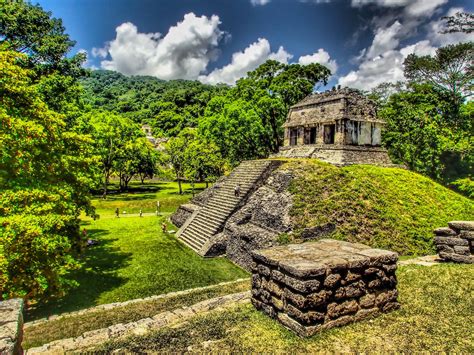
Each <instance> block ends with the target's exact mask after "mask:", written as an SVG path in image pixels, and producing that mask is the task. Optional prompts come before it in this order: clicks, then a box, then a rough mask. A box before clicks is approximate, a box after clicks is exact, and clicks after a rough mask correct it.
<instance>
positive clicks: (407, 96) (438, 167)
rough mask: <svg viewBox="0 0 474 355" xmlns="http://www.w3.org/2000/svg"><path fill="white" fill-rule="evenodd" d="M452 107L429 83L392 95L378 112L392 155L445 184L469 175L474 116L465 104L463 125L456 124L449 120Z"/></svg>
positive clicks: (448, 100)
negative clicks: (383, 123)
mask: <svg viewBox="0 0 474 355" xmlns="http://www.w3.org/2000/svg"><path fill="white" fill-rule="evenodd" d="M469 106H471V105H469ZM451 110H452V101H451V100H450V97H449V95H448V94H447V93H446V92H445V91H443V90H440V89H438V88H436V87H432V86H430V85H427V84H424V85H415V84H412V85H410V86H409V89H408V90H406V91H402V92H400V93H397V94H393V95H392V96H390V98H389V99H388V101H387V103H386V104H385V105H383V106H382V107H381V109H380V110H379V115H380V117H382V118H383V119H384V120H385V121H386V122H387V127H386V129H385V133H384V137H383V138H384V144H385V145H386V147H387V148H388V150H389V152H390V154H391V156H392V158H394V160H395V161H397V162H401V163H403V164H405V165H407V166H408V167H409V168H410V169H412V170H415V171H418V172H420V173H422V174H425V175H428V176H430V177H432V178H434V179H437V180H441V181H444V182H445V183H446V182H447V183H449V182H451V181H454V180H456V179H457V178H462V177H469V176H470V174H471V173H472V164H473V140H472V128H473V127H472V122H473V118H474V115H473V112H472V111H471V110H469V109H466V108H464V105H463V106H462V107H461V112H462V114H461V115H460V119H459V122H460V123H461V124H459V125H457V126H454V125H452V124H451V122H450V121H449V120H447V119H446V116H447V115H449V112H450V111H451Z"/></svg>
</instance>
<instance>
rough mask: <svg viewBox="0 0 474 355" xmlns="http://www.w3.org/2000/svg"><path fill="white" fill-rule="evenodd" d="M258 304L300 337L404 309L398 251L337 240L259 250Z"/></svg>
mask: <svg viewBox="0 0 474 355" xmlns="http://www.w3.org/2000/svg"><path fill="white" fill-rule="evenodd" d="M253 258H254V268H253V275H252V303H253V305H254V306H255V307H256V308H257V309H260V310H262V311H264V312H265V313H266V314H268V315H269V316H270V317H272V318H276V319H278V320H279V321H280V322H281V323H282V324H283V325H284V326H286V327H287V328H289V329H291V330H293V331H294V332H296V333H297V334H298V335H300V336H311V335H313V334H315V333H317V332H319V331H321V330H324V329H328V328H332V327H335V326H341V325H345V324H348V323H351V322H354V321H358V320H361V319H364V318H367V317H372V316H374V315H377V314H379V313H381V312H387V311H391V310H394V309H397V308H399V306H400V305H399V303H398V302H397V296H398V292H397V289H396V284H397V280H396V277H395V271H396V268H397V264H396V263H397V260H398V255H397V254H396V253H393V252H390V251H385V250H380V249H371V248H369V247H367V246H365V245H362V244H352V243H347V242H343V241H336V240H331V239H322V240H320V241H318V242H314V243H302V244H291V245H286V246H279V247H275V248H270V249H265V250H258V251H254V252H253Z"/></svg>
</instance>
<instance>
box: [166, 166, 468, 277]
mask: <svg viewBox="0 0 474 355" xmlns="http://www.w3.org/2000/svg"><path fill="white" fill-rule="evenodd" d="M278 162H279V164H274V165H273V167H274V168H273V170H272V171H271V172H269V173H268V172H267V174H265V175H264V176H263V175H262V179H261V180H260V181H259V182H258V184H257V185H256V186H255V189H253V190H252V192H251V193H250V194H249V195H248V196H246V198H245V200H242V201H241V203H240V205H239V207H238V208H237V209H235V210H233V211H232V212H231V213H230V214H229V215H228V216H226V218H225V219H224V220H223V222H222V226H221V228H220V229H219V230H216V232H215V234H214V235H213V236H212V237H211V238H209V240H210V244H213V243H214V244H213V245H215V246H216V247H215V248H209V249H208V250H209V251H210V253H209V254H207V255H206V256H214V255H217V254H222V253H226V254H227V257H228V258H230V259H231V260H232V261H234V262H236V263H237V264H239V265H241V266H243V267H245V268H247V269H249V268H250V263H251V257H250V251H251V250H254V249H261V248H268V247H271V246H275V245H279V244H285V243H289V242H291V243H295V242H305V241H310V240H314V239H320V238H323V237H324V238H333V239H340V240H346V241H349V242H359V243H363V244H366V245H369V246H371V247H374V248H382V249H389V250H393V251H396V252H398V253H400V254H402V255H426V254H432V253H434V252H435V248H434V244H433V234H432V232H433V229H435V228H437V227H439V226H444V225H446V223H447V222H448V221H450V220H468V219H470V218H472V216H473V215H474V202H473V201H472V200H469V199H468V198H465V197H463V196H461V195H459V194H457V193H455V192H453V191H451V190H449V189H447V188H445V187H443V186H441V185H440V184H438V183H436V182H434V181H433V180H431V179H429V178H426V177H424V176H422V175H419V174H417V173H414V172H411V171H409V170H405V169H400V168H388V167H379V166H371V165H351V166H345V167H336V166H333V165H331V164H328V163H324V162H321V161H318V160H315V159H284V160H281V159H280V160H278ZM239 171H240V173H239V174H245V169H240V170H239ZM234 175H235V174H234ZM225 181H226V178H223V179H222V180H221V181H219V182H218V183H216V184H215V186H213V187H212V188H210V189H207V190H206V191H204V192H203V193H202V194H200V195H198V196H197V197H196V198H195V199H193V200H192V201H191V204H187V205H186V206H183V207H182V208H180V209H179V210H178V212H177V213H176V214H175V215H174V216H173V217H172V220H173V221H174V222H175V223H176V224H177V225H178V226H180V225H182V224H183V223H189V218H190V216H191V215H192V212H193V211H196V210H200V209H201V210H202V209H203V208H204V207H205V206H207V205H208V203H211V204H212V201H213V200H214V199H215V198H214V199H212V196H213V195H214V196H215V194H216V193H219V188H220V186H222V184H224V185H225ZM214 253H215V254H214Z"/></svg>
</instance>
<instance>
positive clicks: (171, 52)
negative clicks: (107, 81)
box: [93, 13, 224, 79]
mask: <svg viewBox="0 0 474 355" xmlns="http://www.w3.org/2000/svg"><path fill="white" fill-rule="evenodd" d="M220 23H221V22H220V20H219V17H218V16H216V15H213V16H211V17H206V16H200V17H198V16H196V15H195V14H194V13H188V14H186V15H184V19H183V21H181V22H178V23H177V24H176V25H175V26H172V27H170V29H169V30H168V33H167V34H166V35H165V36H164V37H161V34H160V33H140V32H138V29H137V27H136V26H135V25H134V24H133V23H130V22H126V23H123V24H121V25H120V26H118V27H117V28H116V37H115V39H114V40H112V41H110V42H108V43H107V45H106V46H105V47H104V48H96V49H95V50H93V52H95V54H96V55H97V56H100V57H102V58H104V57H105V55H104V54H105V51H106V52H107V54H108V55H110V58H111V59H110V60H103V61H102V62H101V66H102V68H104V69H110V70H116V71H119V72H121V73H123V74H126V75H153V76H156V77H158V78H161V79H178V78H179V79H196V78H197V77H198V76H199V74H200V73H202V72H203V71H205V69H206V68H207V65H208V64H209V62H210V61H211V60H213V59H214V58H215V57H216V51H217V46H218V44H219V42H220V40H221V39H222V38H223V37H224V32H223V31H221V30H220V29H219V25H220Z"/></svg>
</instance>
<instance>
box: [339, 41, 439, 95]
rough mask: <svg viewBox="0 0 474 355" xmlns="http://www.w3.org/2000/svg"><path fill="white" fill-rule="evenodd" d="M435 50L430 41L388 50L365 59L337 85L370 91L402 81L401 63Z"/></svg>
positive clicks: (341, 78)
mask: <svg viewBox="0 0 474 355" xmlns="http://www.w3.org/2000/svg"><path fill="white" fill-rule="evenodd" d="M435 51H436V48H435V47H433V46H431V44H430V41H428V40H422V41H419V42H417V43H415V44H412V45H408V46H405V47H403V48H401V49H399V50H395V49H389V50H387V51H386V52H385V53H382V54H380V55H378V56H377V57H375V58H365V60H364V61H363V62H362V63H361V64H360V65H359V68H358V69H357V70H352V71H351V72H350V73H349V74H347V75H345V76H342V77H340V78H339V84H340V85H342V86H349V87H354V88H358V89H363V90H370V89H372V88H374V87H376V86H377V85H379V84H381V83H384V82H391V83H394V82H397V81H404V80H405V77H404V75H403V62H404V60H405V58H406V57H407V56H408V55H409V54H411V53H415V54H416V55H432V54H434V52H435Z"/></svg>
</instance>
